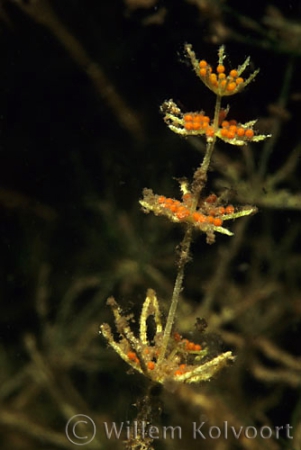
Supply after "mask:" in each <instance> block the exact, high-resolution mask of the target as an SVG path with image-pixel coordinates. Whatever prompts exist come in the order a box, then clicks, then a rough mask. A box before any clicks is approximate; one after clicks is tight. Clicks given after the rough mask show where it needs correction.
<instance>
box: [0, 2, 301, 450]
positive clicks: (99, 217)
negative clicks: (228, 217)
mask: <svg viewBox="0 0 301 450" xmlns="http://www.w3.org/2000/svg"><path fill="white" fill-rule="evenodd" d="M0 19H1V24H0V26H1V28H0V30H1V39H0V51H1V62H2V64H1V67H2V68H1V73H0V82H1V85H0V86H1V87H0V97H1V98H0V115H1V147H0V151H1V164H0V167H1V168H0V170H1V177H0V209H1V215H0V226H1V239H0V245H1V272H0V273H1V282H0V295H1V304H0V308H1V314H0V321H1V336H0V339H1V340H0V361H1V373H0V381H1V382H0V403H1V406H0V431H1V437H0V444H1V448H2V449H4V450H5V449H20V450H27V449H30V450H34V449H59V448H63V449H64V448H66V449H69V448H73V449H74V448H75V445H74V444H72V443H71V442H69V441H68V439H67V438H66V435H65V425H66V422H67V420H68V419H69V418H70V417H71V416H73V415H75V414H87V415H89V416H90V417H91V418H92V419H93V420H94V421H95V423H96V424H97V430H98V431H97V435H96V437H95V439H94V440H93V441H92V442H91V443H90V444H88V445H87V446H86V448H89V449H94V448H95V449H96V448H97V449H109V448H111V447H114V448H123V444H122V439H120V440H117V441H116V440H108V439H107V438H106V436H105V434H104V432H103V422H105V421H106V422H109V423H111V422H113V421H115V422H118V423H120V422H122V421H126V420H133V419H134V418H135V417H136V415H137V410H136V407H135V406H134V404H135V403H137V397H139V396H143V395H144V392H145V388H146V382H145V381H144V380H143V379H142V377H140V376H139V375H133V374H132V375H128V374H127V367H126V366H125V364H124V363H123V362H122V361H121V360H120V359H119V358H118V357H117V355H115V354H114V353H113V352H112V351H111V350H109V349H108V348H107V346H106V343H105V342H104V340H103V339H102V338H101V337H100V336H99V334H98V330H99V325H100V324H101V323H103V322H109V323H112V322H113V320H112V317H111V313H110V311H109V308H108V307H107V306H106V299H107V297H108V296H109V295H114V296H116V298H117V299H118V301H119V303H120V304H121V305H122V306H123V308H125V309H126V310H128V311H134V312H135V313H137V314H138V313H139V312H140V308H141V305H142V302H143V300H144V297H145V292H146V289H147V288H149V287H151V288H153V289H155V290H156V292H157V294H158V297H159V298H160V301H161V302H163V304H164V305H165V311H167V310H168V304H169V299H170V296H171V290H172V286H173V280H174V278H175V273H176V258H175V254H176V253H175V250H176V246H177V244H178V242H179V241H180V238H181V230H178V229H176V228H178V227H174V226H173V225H172V224H170V223H169V222H167V221H165V220H164V219H162V218H156V217H151V216H145V215H144V214H142V213H141V211H140V207H139V204H138V200H139V198H141V191H142V189H143V188H144V187H151V188H152V189H154V191H155V192H158V193H163V194H165V195H171V196H176V195H178V194H177V189H178V184H177V181H176V180H175V178H176V177H181V176H187V177H189V176H191V174H192V173H193V169H194V168H195V167H196V166H197V165H198V164H199V162H200V160H201V153H202V152H203V150H204V147H203V145H204V144H203V143H202V141H201V140H194V139H187V140H186V139H181V138H180V137H178V136H175V135H173V133H171V132H170V131H169V130H168V129H167V127H166V126H165V125H164V123H163V120H162V117H161V116H160V113H159V106H160V104H161V103H162V102H163V101H164V100H165V99H168V98H174V100H175V101H176V102H177V103H178V104H180V105H181V107H182V109H183V110H187V111H190V110H198V109H202V108H203V109H204V110H205V111H206V113H210V111H211V108H213V101H214V98H213V97H211V96H210V93H209V92H208V91H207V90H206V89H205V88H204V86H202V84H201V83H200V82H199V81H198V80H197V78H196V77H195V75H194V73H193V72H192V70H191V68H190V67H189V65H188V64H187V61H186V60H185V58H184V56H183V44H184V43H185V42H189V43H191V44H192V45H193V47H194V49H195V51H196V53H197V55H198V56H199V57H200V58H202V57H204V58H206V59H207V61H210V62H212V63H214V62H215V61H216V52H217V48H218V46H219V45H220V44H222V43H223V44H225V45H226V49H227V53H228V54H229V56H230V59H231V62H232V64H233V67H236V66H237V64H239V63H241V62H242V61H243V60H244V59H245V57H246V56H248V55H250V56H251V58H252V63H253V64H254V68H257V67H260V68H261V72H260V74H259V76H258V77H257V79H256V83H252V85H251V86H250V87H249V88H248V89H247V90H246V91H245V92H244V93H243V94H241V95H239V96H235V98H234V101H232V104H231V115H232V116H233V117H235V118H236V119H238V120H240V121H242V122H245V121H248V120H251V119H253V118H254V117H257V118H258V119H259V121H258V129H259V130H260V131H261V132H263V133H272V134H273V137H272V139H270V140H268V141H266V142H264V143H263V144H257V145H254V146H246V147H245V148H242V149H237V148H236V147H233V148H232V147H230V146H226V145H222V144H220V145H219V147H218V148H217V151H216V154H215V157H214V161H213V164H212V172H211V177H210V183H211V186H212V189H213V190H214V191H218V192H224V193H225V195H227V197H228V199H229V201H231V202H232V203H234V204H240V203H241V204H248V203H249V204H256V205H257V206H258V207H259V213H258V214H257V215H256V216H253V217H251V218H250V219H247V218H246V219H243V220H240V221H238V222H237V224H236V223H235V224H233V226H232V229H233V231H235V236H234V237H233V238H228V237H223V236H217V242H216V243H215V244H214V245H213V246H208V245H206V243H205V239H204V237H202V236H200V237H198V239H196V240H195V243H194V245H193V261H192V263H191V264H190V265H189V266H188V268H187V277H186V282H185V291H184V292H183V300H182V302H181V305H180V309H179V313H178V319H177V327H178V329H179V330H180V331H181V332H182V333H183V334H186V335H187V336H191V337H192V338H193V339H195V340H197V339H198V340H201V341H202V340H206V341H207V342H208V344H209V345H210V348H211V349H212V351H213V352H214V349H216V351H217V352H218V351H220V349H222V350H225V349H226V350H227V349H231V350H232V351H233V352H234V353H235V354H236V355H237V359H236V362H235V364H234V365H233V366H232V367H229V368H228V369H226V370H225V371H223V372H222V373H221V374H220V375H219V376H218V377H217V378H216V379H214V380H212V381H211V382H210V383H207V384H204V385H200V386H197V387H190V386H189V387H185V386H184V387H181V388H180V389H178V390H176V391H174V392H172V393H170V392H169V391H168V390H164V391H163V392H162V393H161V394H160V397H159V401H160V406H158V409H160V414H159V413H158V414H157V417H155V418H154V420H157V421H158V422H157V423H158V424H171V425H174V426H175V425H180V426H181V427H182V429H183V439H182V440H164V441H161V442H156V443H155V444H154V445H155V448H158V449H183V448H186V447H188V446H189V448H190V449H191V450H193V449H197V448H200V444H201V443H200V440H194V439H192V434H191V424H192V422H202V421H206V422H207V425H208V427H209V426H210V425H215V426H220V427H222V425H223V423H224V421H228V423H229V425H232V426H235V427H237V428H239V427H240V426H244V427H246V426H255V427H257V428H258V429H259V428H260V427H261V426H263V425H268V426H270V427H271V428H273V427H275V426H281V425H285V424H290V425H291V426H293V432H292V434H293V439H285V434H284V433H283V434H282V435H281V437H282V438H283V440H277V439H276V438H271V439H267V440H263V439H261V438H260V437H259V438H258V439H254V440H250V439H245V438H241V439H240V440H236V439H233V438H231V437H229V439H228V440H225V439H217V440H213V439H207V441H206V443H205V444H206V449H209V450H210V449H215V450H228V449H229V450H230V449H231V450H233V449H236V448H237V449H252V450H253V449H254V450H256V449H264V448H268V449H271V450H274V449H275V450H276V449H280V448H281V449H283V448H288V449H295V450H297V449H300V448H301V421H300V419H301V399H300V381H301V359H300V329H301V290H300V288H301V286H300V270H301V255H300V244H301V242H300V238H301V236H300V209H301V186H300V149H301V141H300V100H301V91H300V82H299V78H300V77H299V74H300V56H301V25H300V23H301V21H300V20H301V3H300V2H298V1H290V2H282V1H262V2H259V3H258V4H257V3H256V7H255V6H254V2H250V3H242V2H238V1H234V0H228V1H226V0H224V1H223V0H214V1H212V0H211V1H210V0H186V1H185V0H182V1H177V2H175V1H173V0H170V1H169V0H166V1H163V0H157V1H156V0H124V1H121V0H110V1H108V0H104V1H97V0H85V1H83V0H63V1H62V0H48V1H47V0H27V1H25V0H24V1H23V0H1V2H0ZM209 193H210V192H209ZM197 317H201V318H203V317H204V318H205V319H206V321H207V323H208V328H207V330H208V331H207V332H206V334H201V335H200V334H199V333H198V331H197V330H196V328H195V322H196V318H197ZM138 408H139V405H138ZM155 415H156V414H155ZM185 430H187V431H186V432H185ZM123 438H124V436H123Z"/></svg>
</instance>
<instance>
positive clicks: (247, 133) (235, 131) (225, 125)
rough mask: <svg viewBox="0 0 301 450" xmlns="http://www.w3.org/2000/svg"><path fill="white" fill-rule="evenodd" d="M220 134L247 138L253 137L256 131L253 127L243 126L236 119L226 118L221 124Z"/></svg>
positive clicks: (230, 137)
mask: <svg viewBox="0 0 301 450" xmlns="http://www.w3.org/2000/svg"><path fill="white" fill-rule="evenodd" d="M220 134H221V136H222V137H224V138H227V139H235V138H240V139H241V138H247V139H252V137H253V136H254V131H253V130H252V128H243V127H242V126H240V125H238V124H237V122H236V120H229V121H228V120H224V121H223V122H222V124H221V130H220Z"/></svg>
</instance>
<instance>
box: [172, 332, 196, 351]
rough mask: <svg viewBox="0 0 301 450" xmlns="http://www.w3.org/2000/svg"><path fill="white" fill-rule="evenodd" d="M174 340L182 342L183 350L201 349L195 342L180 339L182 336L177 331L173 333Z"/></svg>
mask: <svg viewBox="0 0 301 450" xmlns="http://www.w3.org/2000/svg"><path fill="white" fill-rule="evenodd" d="M174 340H175V341H176V342H179V343H181V344H182V343H183V344H184V348H185V350H187V351H188V352H199V351H201V350H202V347H201V345H200V344H195V343H194V342H191V341H189V340H188V339H182V336H181V335H180V334H179V333H174Z"/></svg>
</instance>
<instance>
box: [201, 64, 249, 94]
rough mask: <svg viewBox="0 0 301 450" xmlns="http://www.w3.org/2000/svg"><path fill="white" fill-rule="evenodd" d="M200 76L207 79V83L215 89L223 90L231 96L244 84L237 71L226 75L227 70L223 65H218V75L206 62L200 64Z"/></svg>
mask: <svg viewBox="0 0 301 450" xmlns="http://www.w3.org/2000/svg"><path fill="white" fill-rule="evenodd" d="M199 67H200V72H199V73H200V76H201V78H206V82H207V83H208V84H209V85H210V86H212V87H213V88H215V89H221V90H223V91H226V92H228V93H229V94H231V93H232V92H233V93H234V91H236V89H237V88H238V87H239V85H241V84H242V83H244V81H245V80H244V79H243V78H242V77H240V76H239V74H238V71H237V70H236V69H233V70H230V72H229V75H226V73H225V71H226V68H225V66H224V65H223V64H218V66H217V67H216V73H214V72H212V68H211V66H210V65H209V64H208V63H207V61H205V60H201V61H200V62H199Z"/></svg>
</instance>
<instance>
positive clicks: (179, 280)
mask: <svg viewBox="0 0 301 450" xmlns="http://www.w3.org/2000/svg"><path fill="white" fill-rule="evenodd" d="M191 241H192V226H188V227H187V229H186V232H185V235H184V238H183V241H182V243H181V254H180V260H179V265H178V273H177V277H176V281H175V285H174V289H173V293H172V298H171V304H170V308H169V312H168V317H167V322H166V326H165V329H164V334H163V341H162V346H161V351H160V356H159V359H158V364H159V363H160V362H162V361H163V359H164V357H165V354H166V349H167V346H168V342H169V338H170V335H171V330H172V326H173V323H174V319H175V314H176V310H177V306H178V302H179V298H180V293H181V291H182V289H183V279H184V269H185V265H186V263H187V261H188V259H189V250H190V246H191Z"/></svg>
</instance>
